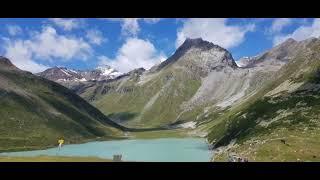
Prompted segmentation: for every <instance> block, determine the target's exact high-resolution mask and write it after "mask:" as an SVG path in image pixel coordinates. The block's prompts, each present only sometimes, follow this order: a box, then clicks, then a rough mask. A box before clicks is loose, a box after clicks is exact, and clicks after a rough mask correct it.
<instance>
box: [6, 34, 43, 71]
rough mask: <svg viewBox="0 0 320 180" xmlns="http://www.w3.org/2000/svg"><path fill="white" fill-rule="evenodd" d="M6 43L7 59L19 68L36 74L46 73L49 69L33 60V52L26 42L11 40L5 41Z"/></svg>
mask: <svg viewBox="0 0 320 180" xmlns="http://www.w3.org/2000/svg"><path fill="white" fill-rule="evenodd" d="M5 42H6V52H5V57H7V58H9V59H10V60H11V62H12V63H13V64H14V65H15V66H17V67H18V68H20V69H23V70H26V71H31V72H34V73H35V72H41V71H44V70H45V69H47V68H48V67H47V66H45V65H42V64H40V63H37V62H35V61H34V60H33V59H32V51H31V50H30V49H29V47H28V45H26V42H24V41H22V40H17V41H14V42H12V41H10V40H9V39H5Z"/></svg>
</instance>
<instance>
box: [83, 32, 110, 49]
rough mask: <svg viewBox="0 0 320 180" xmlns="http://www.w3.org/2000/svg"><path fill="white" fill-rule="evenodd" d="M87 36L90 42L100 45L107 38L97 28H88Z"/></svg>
mask: <svg viewBox="0 0 320 180" xmlns="http://www.w3.org/2000/svg"><path fill="white" fill-rule="evenodd" d="M86 38H87V39H88V40H89V42H90V43H92V44H96V45H100V44H101V43H103V42H104V41H106V40H107V39H105V38H104V37H103V34H102V32H101V31H99V30H96V29H91V30H88V31H87V33H86Z"/></svg>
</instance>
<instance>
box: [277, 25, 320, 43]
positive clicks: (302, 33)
mask: <svg viewBox="0 0 320 180" xmlns="http://www.w3.org/2000/svg"><path fill="white" fill-rule="evenodd" d="M319 36H320V19H314V20H313V22H312V23H311V24H310V25H302V26H300V27H299V28H297V29H296V30H294V31H293V33H291V34H281V35H276V36H275V37H274V38H273V45H278V44H280V43H282V42H284V41H285V40H287V39H289V38H293V39H295V40H297V41H301V40H305V39H308V38H310V37H316V38H318V37H319Z"/></svg>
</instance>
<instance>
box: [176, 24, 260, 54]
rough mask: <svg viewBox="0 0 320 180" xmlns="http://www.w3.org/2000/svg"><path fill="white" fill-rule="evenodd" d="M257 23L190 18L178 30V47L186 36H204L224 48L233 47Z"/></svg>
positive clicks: (252, 29) (203, 37)
mask: <svg viewBox="0 0 320 180" xmlns="http://www.w3.org/2000/svg"><path fill="white" fill-rule="evenodd" d="M254 29H255V25H254V24H248V25H245V26H237V25H228V24H227V19H221V18H217V19H205V18H200V19H188V20H186V21H184V23H183V27H182V28H181V29H179V30H178V32H177V40H176V47H179V46H180V45H181V44H182V43H183V42H184V41H185V39H186V38H200V37H201V38H202V39H204V40H207V41H210V42H212V43H214V44H217V45H219V46H222V47H224V48H232V47H235V46H237V45H239V44H240V43H242V42H243V40H244V38H245V34H246V33H247V32H250V31H254Z"/></svg>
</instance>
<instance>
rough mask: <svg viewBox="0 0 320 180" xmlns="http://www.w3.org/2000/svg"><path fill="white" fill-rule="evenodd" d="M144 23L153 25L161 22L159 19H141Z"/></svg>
mask: <svg viewBox="0 0 320 180" xmlns="http://www.w3.org/2000/svg"><path fill="white" fill-rule="evenodd" d="M143 20H144V21H145V22H146V23H150V24H155V23H157V22H159V21H160V20H161V18H143Z"/></svg>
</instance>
